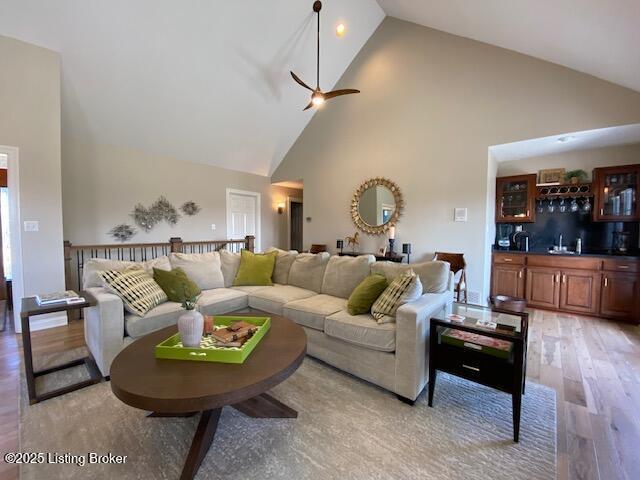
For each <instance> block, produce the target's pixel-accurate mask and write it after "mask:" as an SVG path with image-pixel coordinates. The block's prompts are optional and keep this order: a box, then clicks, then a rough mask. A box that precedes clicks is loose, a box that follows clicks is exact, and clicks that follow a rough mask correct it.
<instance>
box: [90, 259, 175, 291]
mask: <svg viewBox="0 0 640 480" xmlns="http://www.w3.org/2000/svg"><path fill="white" fill-rule="evenodd" d="M129 267H140V268H143V269H144V270H145V271H146V272H147V273H148V274H149V275H151V276H153V269H154V268H158V269H160V270H171V263H170V262H169V257H167V256H166V255H164V256H162V257H158V258H154V259H152V260H148V261H146V262H129V261H126V260H111V259H110V258H90V259H89V260H87V261H86V262H84V266H83V267H82V285H83V287H82V288H93V287H102V286H103V281H102V277H101V276H100V275H99V272H104V271H106V270H124V269H126V268H129Z"/></svg>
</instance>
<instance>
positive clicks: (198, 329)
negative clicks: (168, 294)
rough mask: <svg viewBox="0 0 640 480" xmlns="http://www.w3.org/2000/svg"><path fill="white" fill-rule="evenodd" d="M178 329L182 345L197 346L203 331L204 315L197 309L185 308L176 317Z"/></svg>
mask: <svg viewBox="0 0 640 480" xmlns="http://www.w3.org/2000/svg"><path fill="white" fill-rule="evenodd" d="M178 331H179V332H180V339H181V340H182V345H184V346H185V347H199V346H200V341H201V340H202V333H203V331H204V317H203V316H202V314H201V313H200V312H198V311H197V310H187V311H186V312H185V313H183V314H182V315H180V318H178Z"/></svg>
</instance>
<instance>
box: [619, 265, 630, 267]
mask: <svg viewBox="0 0 640 480" xmlns="http://www.w3.org/2000/svg"><path fill="white" fill-rule="evenodd" d="M618 268H629V265H618Z"/></svg>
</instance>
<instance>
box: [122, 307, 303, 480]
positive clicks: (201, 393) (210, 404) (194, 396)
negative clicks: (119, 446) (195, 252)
mask: <svg viewBox="0 0 640 480" xmlns="http://www.w3.org/2000/svg"><path fill="white" fill-rule="evenodd" d="M269 316H270V317H271V328H270V329H269V331H268V332H267V334H266V335H265V336H264V338H263V339H262V341H261V342H260V343H259V344H258V346H257V347H256V348H255V350H254V351H253V352H252V353H251V355H249V357H248V358H247V359H246V360H245V362H244V363H242V364H231V363H213V362H191V361H184V360H165V359H157V358H155V354H154V349H155V346H156V345H158V344H159V343H161V342H162V341H164V340H166V339H167V338H169V337H170V336H171V335H173V334H175V333H176V332H177V327H175V326H172V327H167V328H163V329H162V330H158V331H156V332H153V333H150V334H149V335H146V336H145V337H143V338H141V339H139V340H136V341H135V342H133V343H132V344H130V345H129V346H127V347H126V348H125V349H124V350H122V351H121V352H120V353H119V354H118V355H117V356H116V358H115V359H114V360H113V363H112V364H111V389H112V390H113V393H114V394H115V395H116V397H118V398H119V399H120V400H122V401H123V402H124V403H126V404H127V405H131V406H132V407H136V408H140V409H142V410H148V411H151V412H152V413H151V414H150V415H149V416H155V417H158V416H162V417H167V416H169V417H172V416H191V415H195V414H196V413H198V412H202V414H201V417H200V422H199V423H198V428H197V429H196V433H195V435H194V437H193V441H192V442H191V448H190V449H189V453H188V455H187V459H186V461H185V464H184V468H183V469H182V475H181V477H180V478H182V479H187V478H188V479H190V478H193V477H194V475H195V474H196V472H197V471H198V468H199V467H200V464H201V463H202V460H203V459H204V457H205V455H206V454H207V451H208V450H209V447H210V446H211V443H212V442H213V437H214V436H215V433H216V429H217V427H218V420H219V419H220V413H221V412H222V408H223V407H224V406H227V405H228V406H231V407H233V408H235V409H237V410H239V411H241V412H242V413H244V414H246V415H249V416H251V417H257V418H295V417H297V416H298V413H297V412H296V411H295V410H293V409H292V408H290V407H288V406H286V405H285V404H283V403H281V402H280V401H278V400H276V399H275V398H273V397H272V396H270V395H269V394H267V393H266V392H267V391H268V390H269V389H271V388H273V387H274V386H276V385H278V384H279V383H281V382H282V381H283V380H285V379H286V378H288V377H289V376H290V375H291V374H292V373H293V372H295V371H296V369H297V368H298V367H299V366H300V364H301V363H302V360H303V359H304V356H305V354H306V351H307V337H306V335H305V333H304V330H303V329H302V327H300V326H299V325H297V324H295V323H294V322H292V321H291V320H288V319H286V318H284V317H280V316H277V315H269Z"/></svg>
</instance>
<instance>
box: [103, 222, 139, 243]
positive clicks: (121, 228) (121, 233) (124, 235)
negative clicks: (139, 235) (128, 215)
mask: <svg viewBox="0 0 640 480" xmlns="http://www.w3.org/2000/svg"><path fill="white" fill-rule="evenodd" d="M135 234H136V229H135V228H134V227H132V226H131V225H128V224H126V223H121V224H120V225H116V226H115V227H113V228H112V229H111V230H109V235H111V236H112V237H113V238H114V239H115V240H117V241H118V242H126V241H127V240H131V238H132V237H133V236H134V235H135Z"/></svg>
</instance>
